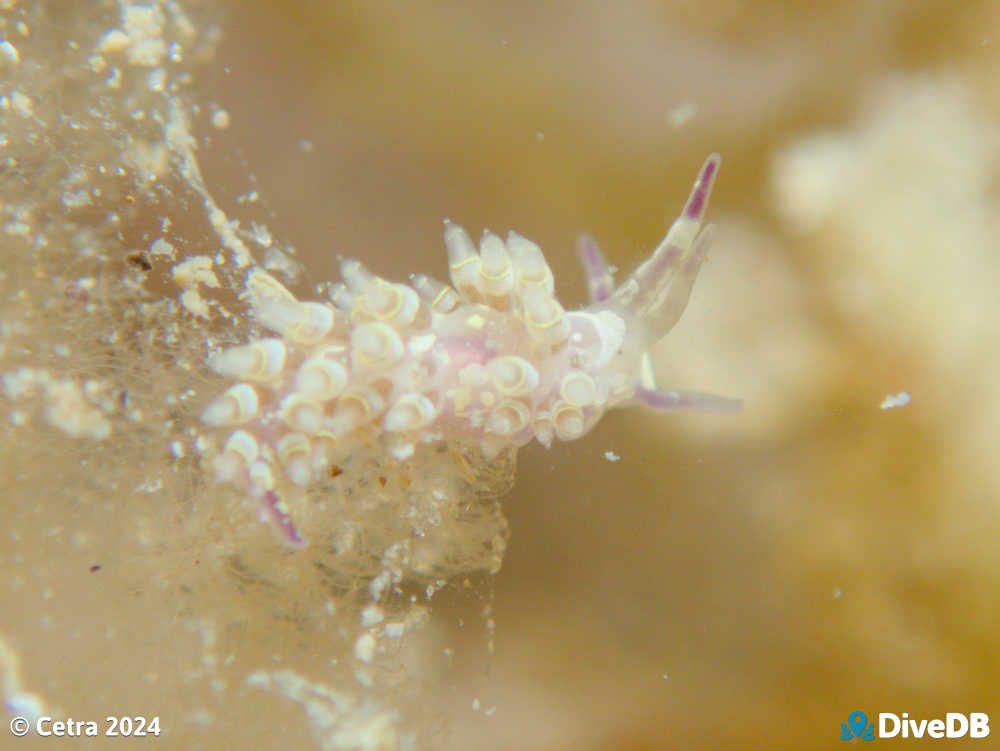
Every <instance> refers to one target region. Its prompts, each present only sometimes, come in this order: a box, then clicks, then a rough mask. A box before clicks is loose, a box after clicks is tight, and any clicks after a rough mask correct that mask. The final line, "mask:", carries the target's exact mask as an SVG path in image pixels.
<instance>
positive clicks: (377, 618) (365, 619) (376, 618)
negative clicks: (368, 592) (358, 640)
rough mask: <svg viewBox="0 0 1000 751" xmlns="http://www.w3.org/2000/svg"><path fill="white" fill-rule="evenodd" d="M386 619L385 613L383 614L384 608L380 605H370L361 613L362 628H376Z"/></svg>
mask: <svg viewBox="0 0 1000 751" xmlns="http://www.w3.org/2000/svg"><path fill="white" fill-rule="evenodd" d="M384 619H385V613H383V612H382V608H380V607H379V606H378V605H374V604H372V605H369V606H368V607H366V608H365V609H364V610H362V611H361V625H362V626H366V627H367V626H374V625H375V624H376V623H381V622H382V621H383V620H384Z"/></svg>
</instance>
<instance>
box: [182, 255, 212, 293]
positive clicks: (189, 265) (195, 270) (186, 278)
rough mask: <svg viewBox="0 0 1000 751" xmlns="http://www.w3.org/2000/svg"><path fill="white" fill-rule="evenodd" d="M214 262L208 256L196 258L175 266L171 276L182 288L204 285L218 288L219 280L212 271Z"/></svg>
mask: <svg viewBox="0 0 1000 751" xmlns="http://www.w3.org/2000/svg"><path fill="white" fill-rule="evenodd" d="M213 263H214V262H213V261H212V259H211V258H209V257H208V256H194V257H192V258H189V259H188V260H186V261H184V262H183V263H179V264H177V265H176V266H174V268H173V271H172V272H171V274H172V275H173V277H174V281H175V282H177V283H178V284H179V285H181V286H182V287H195V286H197V285H199V284H204V285H205V286H207V287H218V286H219V280H218V279H217V278H216V276H215V272H214V271H212V264H213Z"/></svg>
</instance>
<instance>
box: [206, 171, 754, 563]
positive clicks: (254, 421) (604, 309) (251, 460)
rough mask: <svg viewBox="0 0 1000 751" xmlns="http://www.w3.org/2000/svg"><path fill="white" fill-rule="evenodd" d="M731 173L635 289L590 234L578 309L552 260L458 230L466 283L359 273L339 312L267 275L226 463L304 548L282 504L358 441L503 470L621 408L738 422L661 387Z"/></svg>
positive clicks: (235, 370)
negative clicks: (432, 449)
mask: <svg viewBox="0 0 1000 751" xmlns="http://www.w3.org/2000/svg"><path fill="white" fill-rule="evenodd" d="M720 163H721V157H720V156H719V155H718V154H711V155H710V156H709V157H708V159H707V160H706V161H705V164H704V166H703V167H702V168H701V172H700V173H699V175H698V178H697V180H696V181H695V184H694V187H693V188H692V190H691V194H690V196H689V198H688V200H687V203H686V204H685V205H684V209H683V211H682V213H681V215H680V217H679V218H678V219H677V220H676V221H675V222H674V223H673V225H672V226H671V227H670V230H669V231H668V232H667V235H666V237H665V238H664V239H663V241H662V242H661V243H660V245H659V246H658V247H657V248H656V250H654V251H653V253H652V254H651V255H650V257H649V258H648V259H647V260H646V261H645V262H643V263H642V264H641V265H640V266H639V267H638V268H637V269H636V270H635V271H634V272H633V273H632V274H631V275H630V276H629V277H628V278H627V279H626V280H625V281H624V282H623V283H622V284H620V285H618V286H615V283H614V280H613V277H612V270H611V268H610V267H609V266H608V263H607V262H606V261H605V259H604V256H603V255H602V253H601V251H600V250H599V249H598V247H597V245H596V244H595V243H594V242H593V240H591V239H590V238H587V237H582V238H581V239H580V241H579V252H580V257H581V260H582V263H583V267H584V270H585V273H586V276H587V280H588V290H589V296H590V304H589V305H588V306H587V307H585V308H583V309H581V310H574V311H569V312H567V311H565V310H564V309H563V306H562V305H561V304H560V303H559V301H558V299H557V298H556V296H555V294H554V291H553V277H552V271H551V270H550V269H549V266H548V264H547V263H546V261H545V257H544V256H543V254H542V251H541V249H540V248H539V247H538V245H536V244H535V243H533V242H531V241H530V240H527V239H525V238H524V237H521V236H520V235H518V234H516V233H514V232H511V233H510V234H508V236H507V239H506V241H504V240H503V239H501V238H500V237H499V236H497V235H495V234H493V233H492V232H489V231H486V232H484V233H483V236H482V239H481V240H480V242H479V248H478V249H477V248H476V246H475V244H474V243H473V242H472V239H471V238H470V237H469V235H468V233H467V232H466V231H465V230H464V229H462V228H461V227H459V226H458V225H456V224H452V223H451V222H448V221H446V222H445V229H444V242H445V246H446V247H447V250H448V263H449V269H450V274H451V282H452V283H451V285H447V284H444V283H442V282H439V281H436V280H434V279H432V278H430V277H427V276H424V275H422V274H417V275H413V276H411V277H410V283H409V284H400V283H395V282H390V281H387V280H385V279H382V278H380V277H378V276H376V275H375V274H373V273H371V272H370V271H368V270H367V269H366V268H365V267H364V266H363V265H362V264H361V263H360V262H358V261H356V260H343V261H342V262H341V266H340V271H341V276H342V278H343V281H342V282H341V283H339V284H335V285H332V286H331V287H330V290H329V298H330V299H329V301H327V302H301V301H299V300H297V299H296V298H295V297H294V296H293V295H292V294H291V292H289V291H288V290H287V289H286V288H285V287H284V286H282V285H281V284H280V283H279V282H278V281H277V280H275V279H274V278H273V277H272V276H270V275H269V274H267V273H266V272H263V271H259V270H258V271H254V272H251V276H250V278H249V279H248V290H249V292H250V294H249V297H250V300H249V303H250V307H251V309H252V311H253V313H254V315H255V317H256V319H257V320H258V322H259V323H260V324H261V325H262V326H263V327H264V328H265V329H267V330H268V331H270V332H272V333H273V336H269V337H267V338H262V339H258V340H256V341H252V342H250V343H248V344H245V345H241V346H236V347H232V348H229V349H225V350H222V351H218V352H216V353H214V354H213V355H212V356H211V358H210V362H209V364H210V366H211V368H212V369H213V370H214V371H215V372H217V373H219V374H221V375H223V376H225V377H227V378H231V379H233V380H234V381H236V383H234V384H233V385H232V386H231V387H230V388H229V389H228V390H226V391H225V392H224V393H223V394H222V395H221V396H219V397H217V398H216V399H214V400H213V401H212V402H210V403H209V405H208V406H207V408H206V409H205V411H204V413H203V415H202V419H203V421H204V422H205V423H207V424H208V425H210V426H215V427H225V428H227V429H229V428H232V429H233V430H232V432H230V433H228V435H227V436H226V437H225V440H224V443H223V445H222V447H221V450H220V451H219V453H218V456H217V457H216V458H215V459H214V465H215V473H216V476H217V478H218V479H219V480H220V481H224V482H231V483H234V484H236V485H237V486H239V487H240V488H242V489H244V490H245V491H246V492H247V493H248V494H249V496H250V497H251V498H252V499H254V500H255V501H256V502H257V503H258V504H259V510H260V513H261V516H262V518H264V519H266V520H267V521H268V522H269V523H270V524H271V525H272V526H273V527H274V529H275V530H276V531H277V532H278V534H279V536H280V537H281V538H282V539H283V540H284V541H285V542H286V543H287V544H289V545H291V546H293V547H299V546H302V545H304V544H305V541H304V539H303V538H302V536H301V535H300V534H299V532H298V530H297V528H296V526H295V524H294V522H293V520H292V519H291V516H290V514H289V513H288V506H287V505H286V504H285V503H284V502H283V500H282V499H283V498H284V497H286V494H287V493H291V492H293V489H294V488H296V487H297V488H298V489H299V492H300V493H301V491H302V490H303V489H304V488H306V487H308V486H309V485H310V484H311V483H313V482H314V481H316V480H317V479H318V478H320V477H321V476H323V475H324V473H326V474H328V473H329V471H330V467H331V466H332V465H334V464H335V462H336V461H337V457H338V456H344V455H345V453H346V452H350V450H351V446H352V445H357V442H358V441H365V442H369V443H370V442H372V441H379V442H381V445H382V447H383V450H384V451H385V452H386V453H387V454H388V455H389V456H391V457H393V459H394V460H397V461H400V462H403V461H406V460H407V459H408V458H410V457H411V456H412V455H413V453H414V449H415V447H416V445H417V444H418V443H420V442H435V441H445V440H446V441H451V442H458V443H463V444H469V445H474V446H478V447H479V448H480V449H481V451H482V453H483V455H484V456H485V457H487V458H489V457H492V456H496V455H497V454H498V453H499V452H500V451H501V450H504V449H508V448H517V447H520V446H523V445H525V444H527V443H529V442H530V441H531V440H533V439H537V440H538V441H539V442H540V443H542V444H543V445H545V446H549V445H550V444H551V443H552V441H553V439H554V438H558V439H559V440H562V441H571V440H574V439H576V438H579V437H580V436H582V435H584V434H585V433H586V432H587V431H589V430H590V429H591V428H593V427H594V425H595V424H596V423H597V421H598V420H599V419H600V417H601V415H602V414H603V413H604V411H605V410H607V409H608V408H610V407H614V406H617V405H622V404H628V403H638V404H643V405H646V406H647V407H652V408H653V409H656V410H677V409H684V408H702V409H710V410H716V411H732V410H734V409H738V408H739V402H738V401H736V400H730V399H723V398H721V397H715V396H710V395H706V394H700V393H690V392H678V391H665V390H662V389H660V388H658V387H657V385H656V381H655V378H654V375H653V368H652V365H651V359H650V354H649V352H650V348H651V347H652V346H653V345H655V344H656V343H657V342H658V341H659V340H660V339H662V338H663V337H664V336H665V335H666V334H667V332H668V331H670V329H671V328H672V327H673V326H674V324H676V323H677V321H678V319H679V318H680V316H681V313H682V312H683V311H684V308H685V306H686V305H687V302H688V297H689V295H690V292H691V287H692V284H693V282H694V279H695V276H696V275H697V273H698V269H699V267H700V266H701V263H702V261H703V260H704V258H705V254H706V251H707V250H708V247H709V244H710V242H711V238H712V227H711V225H709V226H706V227H704V228H702V221H703V219H704V216H705V212H706V209H707V207H708V200H709V196H710V194H711V192H712V186H713V184H714V183H715V179H716V176H717V173H718V170H719V165H720Z"/></svg>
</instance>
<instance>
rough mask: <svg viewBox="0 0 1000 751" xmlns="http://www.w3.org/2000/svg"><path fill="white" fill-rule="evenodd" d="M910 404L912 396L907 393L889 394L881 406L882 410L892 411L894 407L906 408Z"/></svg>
mask: <svg viewBox="0 0 1000 751" xmlns="http://www.w3.org/2000/svg"><path fill="white" fill-rule="evenodd" d="M909 403H910V395H909V394H908V393H906V392H905V391H900V392H899V393H898V394H889V395H888V396H886V398H885V399H883V400H882V403H881V404H880V405H879V407H880V408H881V409H892V408H893V407H905V406H906V405H907V404H909Z"/></svg>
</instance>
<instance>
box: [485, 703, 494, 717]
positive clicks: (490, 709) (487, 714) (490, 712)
mask: <svg viewBox="0 0 1000 751" xmlns="http://www.w3.org/2000/svg"><path fill="white" fill-rule="evenodd" d="M496 711H497V707H496V704H494V705H493V706H492V707H490V708H489V709H487V710H486V711H485V712H483V714H484V715H486V716H487V717H492V716H493V713H494V712H496Z"/></svg>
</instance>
